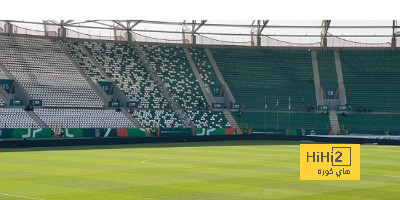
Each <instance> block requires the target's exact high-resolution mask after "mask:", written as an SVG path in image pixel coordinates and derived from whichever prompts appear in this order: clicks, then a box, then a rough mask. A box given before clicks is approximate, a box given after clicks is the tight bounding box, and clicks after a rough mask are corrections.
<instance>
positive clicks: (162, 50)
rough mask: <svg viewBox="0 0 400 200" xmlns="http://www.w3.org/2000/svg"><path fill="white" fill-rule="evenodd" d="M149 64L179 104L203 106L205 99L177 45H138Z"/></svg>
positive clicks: (195, 107) (193, 107)
mask: <svg viewBox="0 0 400 200" xmlns="http://www.w3.org/2000/svg"><path fill="white" fill-rule="evenodd" d="M140 47H141V49H142V50H143V52H144V53H145V54H146V57H147V59H148V60H149V62H150V65H152V67H154V68H155V69H156V72H157V75H158V76H160V77H161V78H162V81H163V83H164V84H165V85H166V87H167V88H168V89H169V91H170V93H171V94H172V96H173V97H174V98H175V99H176V100H177V102H178V103H179V105H180V106H181V107H182V108H185V109H197V108H204V107H205V106H206V100H205V98H204V95H203V93H202V91H201V88H200V86H199V84H198V83H197V80H196V78H195V76H194V75H193V72H192V70H191V68H190V65H189V62H188V61H187V58H186V56H185V54H184V52H183V49H182V48H181V47H178V46H158V45H140Z"/></svg>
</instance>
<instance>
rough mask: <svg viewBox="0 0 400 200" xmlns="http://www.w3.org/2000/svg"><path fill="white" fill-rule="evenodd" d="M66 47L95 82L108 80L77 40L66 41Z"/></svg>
mask: <svg viewBox="0 0 400 200" xmlns="http://www.w3.org/2000/svg"><path fill="white" fill-rule="evenodd" d="M63 45H64V47H65V48H66V49H67V51H68V53H69V54H70V55H71V57H72V58H73V59H74V60H75V62H76V63H77V64H78V65H79V67H80V68H81V69H82V71H83V72H84V73H85V74H86V75H87V76H88V77H90V78H91V79H92V81H93V82H95V83H96V82H99V81H107V79H106V78H105V77H104V76H103V75H102V74H101V73H100V71H99V69H97V67H96V65H95V64H94V63H93V62H92V61H91V60H90V59H89V57H88V56H87V55H86V54H85V53H84V52H83V50H82V49H81V47H80V46H79V45H78V42H77V41H74V42H72V41H64V42H63Z"/></svg>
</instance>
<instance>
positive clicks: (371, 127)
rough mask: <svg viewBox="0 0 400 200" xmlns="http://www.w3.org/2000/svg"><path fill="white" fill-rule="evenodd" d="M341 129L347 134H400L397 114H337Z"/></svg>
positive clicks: (399, 122) (399, 121) (399, 117)
mask: <svg viewBox="0 0 400 200" xmlns="http://www.w3.org/2000/svg"><path fill="white" fill-rule="evenodd" d="M338 119H339V124H340V125H341V126H342V129H344V130H348V133H349V134H379V135H384V134H386V131H388V134H394V135H399V134H400V115H399V114H369V113H365V114H356V113H352V114H349V115H338Z"/></svg>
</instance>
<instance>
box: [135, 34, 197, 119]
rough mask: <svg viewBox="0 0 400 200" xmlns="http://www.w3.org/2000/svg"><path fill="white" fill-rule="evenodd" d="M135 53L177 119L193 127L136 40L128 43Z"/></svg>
mask: <svg viewBox="0 0 400 200" xmlns="http://www.w3.org/2000/svg"><path fill="white" fill-rule="evenodd" d="M130 44H131V45H132V47H133V48H134V50H135V51H136V53H137V54H138V56H139V58H140V60H141V62H142V64H143V66H144V67H145V69H146V70H147V72H148V73H149V74H150V76H151V77H152V78H153V80H154V81H155V83H156V85H157V87H158V89H159V90H160V92H161V93H162V94H163V95H164V97H165V99H166V100H167V102H168V104H169V105H170V106H171V108H172V109H173V111H174V112H175V113H176V114H177V116H178V117H179V119H180V120H181V121H182V122H183V126H184V127H193V122H191V120H190V119H189V117H188V116H187V115H186V113H185V112H184V111H183V109H182V108H181V107H180V105H179V104H178V101H177V100H175V99H174V98H173V96H172V95H171V93H170V92H169V91H168V89H167V87H166V86H165V84H164V83H163V81H162V80H161V78H160V77H159V76H158V75H157V73H156V71H155V69H154V68H152V67H151V66H150V63H149V60H148V59H147V58H146V55H145V53H144V52H143V50H142V49H141V48H140V47H139V45H138V44H137V43H136V42H132V43H130Z"/></svg>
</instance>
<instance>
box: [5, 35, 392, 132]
mask: <svg viewBox="0 0 400 200" xmlns="http://www.w3.org/2000/svg"><path fill="white" fill-rule="evenodd" d="M60 42H61V43H60ZM60 44H61V45H63V46H60ZM64 48H65V49H64ZM184 48H185V51H184ZM206 49H207V51H205V50H206ZM65 50H66V51H65ZM187 50H189V52H190V54H189V53H188V51H187ZM187 50H186V47H182V46H176V45H164V44H145V43H140V44H139V43H135V45H133V44H131V43H127V42H105V41H94V40H93V41H92V40H91V41H89V40H84V41H83V40H78V41H73V40H70V41H68V40H63V41H56V40H53V39H47V38H40V37H22V36H7V35H4V34H2V35H0V79H15V81H16V83H18V84H19V85H20V87H21V86H22V88H23V89H24V90H26V93H27V94H26V96H29V99H37V100H39V99H40V100H42V101H43V105H42V106H35V109H34V111H25V110H23V109H22V108H23V107H11V108H10V106H11V105H8V103H7V105H6V102H5V101H7V102H9V101H10V99H11V98H15V96H17V95H15V94H7V95H4V94H1V95H0V106H1V108H0V128H1V129H4V128H39V127H40V128H43V127H44V126H46V127H53V126H54V127H64V128H126V127H132V128H133V127H135V125H134V124H133V122H135V124H136V128H138V125H139V124H140V125H141V126H142V127H143V128H146V129H149V128H152V127H161V128H209V129H211V128H228V127H231V126H232V125H233V126H235V127H236V125H237V127H239V128H241V127H248V128H251V129H252V130H253V132H255V133H265V132H268V133H276V131H277V130H278V132H280V133H282V132H286V131H287V130H288V129H289V128H290V129H291V130H294V132H293V133H292V132H291V133H290V134H301V131H300V132H299V130H301V129H304V130H305V132H306V133H307V134H329V133H330V131H331V129H332V125H331V121H330V118H329V115H327V114H318V113H317V112H303V110H304V108H305V106H307V105H309V104H311V105H316V95H315V90H316V88H315V85H318V84H316V83H315V82H314V75H313V65H312V60H314V63H316V62H315V60H316V59H315V55H313V59H312V58H311V54H310V51H307V50H295V49H263V48H249V47H243V48H241V47H234V48H232V47H215V46H214V47H211V48H210V50H211V53H212V57H213V58H214V60H215V61H216V63H217V65H215V63H214V61H213V59H211V60H210V54H209V52H208V47H198V46H193V47H191V46H189V47H187ZM139 52H140V56H139ZM142 52H143V53H142ZM185 52H186V54H185ZM315 52H317V54H316V55H317V61H318V70H319V78H320V85H321V87H322V88H323V89H324V90H325V92H327V91H328V90H329V91H335V92H336V90H337V89H338V82H339V81H338V77H337V73H336V65H335V56H334V51H331V50H315V51H314V53H315ZM335 53H336V52H335ZM339 53H340V60H341V66H342V72H343V80H344V84H345V86H346V96H347V102H348V105H349V106H351V107H353V108H359V107H361V108H370V109H373V110H369V111H371V113H356V112H354V111H355V110H353V111H346V112H347V113H349V114H338V115H337V116H338V122H339V125H338V127H340V132H341V133H343V130H348V133H350V134H387V133H389V134H395V135H398V134H400V115H399V113H400V103H399V102H400V78H399V77H400V68H399V65H400V53H399V51H390V50H341V51H339ZM190 57H191V58H192V59H193V62H194V64H193V62H192V59H189V60H190V64H191V65H190V64H189V60H188V58H190ZM71 58H72V59H73V60H71ZM144 60H146V61H145V62H144ZM71 61H72V62H71ZM147 61H148V64H147ZM75 63H76V64H77V65H78V66H76V64H75ZM211 63H212V64H211ZM339 63H340V62H339ZM193 66H195V67H196V68H197V71H198V72H199V73H198V74H199V75H198V74H197V73H196V75H194V72H193V70H195V68H193ZM314 66H316V65H314ZM77 67H79V68H77ZM149 67H151V68H154V70H155V72H156V75H154V73H150V72H149V71H148V70H149ZM218 69H219V70H218ZM314 69H316V68H314ZM195 71H196V70H195ZM216 71H220V72H221V74H222V78H221V75H220V74H219V72H218V76H217V73H216ZM314 71H316V70H314ZM82 72H83V73H84V74H81V73H82ZM338 74H340V71H338ZM88 77H89V78H90V79H89V78H88ZM154 77H159V78H160V80H161V81H159V80H158V79H157V84H156V82H155V81H154V79H155V78H154ZM196 77H197V78H198V79H196ZM199 77H200V78H201V79H200V78H199ZM339 77H340V76H339ZM90 80H92V81H93V83H97V82H102V81H109V82H113V85H116V86H117V88H118V89H120V90H121V91H122V92H121V91H119V90H118V91H119V93H121V96H123V97H124V98H125V99H127V101H131V102H135V103H137V107H134V108H131V109H132V110H130V111H131V112H132V113H130V114H131V116H130V115H129V113H128V112H127V110H128V109H123V112H117V111H116V110H115V109H114V110H112V109H105V108H104V107H106V105H104V103H103V102H104V101H102V98H101V97H100V96H99V95H98V94H96V89H95V88H93V87H94V86H93V83H92V81H90ZM198 80H199V81H200V82H201V81H203V82H204V84H201V86H202V87H203V90H202V88H201V87H200V84H199V83H198ZM223 80H225V81H226V83H227V86H228V87H229V88H230V91H231V92H232V95H233V96H234V98H230V99H235V100H236V102H237V103H238V104H239V105H240V106H241V111H242V112H241V114H239V113H238V112H237V110H232V111H231V112H230V111H229V110H228V109H224V110H223V111H222V110H215V109H212V108H210V107H207V101H206V98H205V95H204V93H205V92H204V85H206V86H208V87H209V86H210V85H214V84H216V85H221V82H224V81H223ZM88 82H90V83H88ZM160 82H161V84H160ZM160 85H161V86H162V87H160ZM164 87H165V88H166V89H167V91H168V94H171V95H172V96H173V98H170V96H171V95H167V94H166V93H165V91H164ZM160 88H161V89H160ZM97 89H98V88H97ZM161 91H163V92H164V93H163V92H161ZM1 92H3V91H1ZM3 93H4V92H3ZM232 95H231V96H232ZM2 96H4V99H7V100H4V99H2V98H1V97H2ZM104 96H106V95H104ZM125 96H126V97H125ZM166 97H167V98H168V99H167V98H166ZM111 98H112V97H111ZM207 98H209V97H207ZM289 98H290V103H289ZM171 99H172V101H174V103H175V104H178V105H179V106H175V105H174V104H173V103H171ZM103 100H104V99H103ZM224 100H225V99H224ZM228 100H229V99H228ZM175 101H176V102H175ZM332 101H339V100H336V99H335V100H332ZM332 101H330V102H332ZM224 103H225V102H224ZM28 104H29V102H25V104H24V106H25V105H28ZM209 104H211V103H209ZM289 104H290V109H291V110H292V111H291V112H290V113H289V112H288V110H289ZM171 105H173V106H171ZM121 106H122V107H125V106H126V105H121ZM4 107H5V108H4ZM178 111H179V112H178ZM276 111H277V112H276ZM374 111H375V112H374ZM224 112H228V113H229V116H230V115H231V114H232V116H233V117H231V116H230V117H228V119H229V122H232V123H229V122H228V120H227V118H226V116H227V115H226V114H224ZM124 113H125V114H124ZM181 113H183V114H184V115H182V114H181ZM334 114H335V112H331V115H334ZM182 116H184V117H186V119H183V118H182ZM133 119H135V120H136V121H137V122H139V123H137V122H136V121H135V120H133ZM186 120H188V121H189V122H190V127H188V126H187V125H186ZM334 121H335V123H333V122H332V124H334V125H335V126H336V125H337V124H336V115H335V120H334ZM39 122H41V123H39ZM42 123H44V126H43V124H42ZM142 127H140V128H142Z"/></svg>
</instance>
